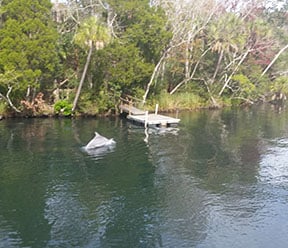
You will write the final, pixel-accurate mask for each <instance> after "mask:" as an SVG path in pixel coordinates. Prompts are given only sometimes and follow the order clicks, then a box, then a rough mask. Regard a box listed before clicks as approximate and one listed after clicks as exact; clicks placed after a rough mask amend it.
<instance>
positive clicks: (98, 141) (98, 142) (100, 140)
mask: <svg viewBox="0 0 288 248" xmlns="http://www.w3.org/2000/svg"><path fill="white" fill-rule="evenodd" d="M115 144H116V142H115V141H114V139H113V138H112V139H107V138H105V137H104V136H102V135H100V134H99V133H97V132H95V136H94V138H93V139H92V140H90V141H89V143H88V144H87V145H86V146H85V147H84V148H85V149H86V150H91V149H96V148H100V147H104V146H113V145H115Z"/></svg>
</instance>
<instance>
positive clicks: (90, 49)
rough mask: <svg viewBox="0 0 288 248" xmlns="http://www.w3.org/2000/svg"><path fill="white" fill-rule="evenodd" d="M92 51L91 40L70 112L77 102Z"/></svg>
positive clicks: (73, 109)
mask: <svg viewBox="0 0 288 248" xmlns="http://www.w3.org/2000/svg"><path fill="white" fill-rule="evenodd" d="M92 51H93V45H92V42H91V44H90V48H89V53H88V56H87V59H86V64H85V67H84V70H83V73H82V77H81V80H80V83H79V86H78V89H77V92H76V96H75V99H74V102H73V107H72V112H74V111H75V109H76V106H77V103H78V99H79V96H80V93H81V89H82V86H83V83H84V80H85V77H86V73H87V70H88V66H89V64H90V60H91V55H92Z"/></svg>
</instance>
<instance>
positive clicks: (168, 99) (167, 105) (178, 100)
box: [148, 93, 207, 111]
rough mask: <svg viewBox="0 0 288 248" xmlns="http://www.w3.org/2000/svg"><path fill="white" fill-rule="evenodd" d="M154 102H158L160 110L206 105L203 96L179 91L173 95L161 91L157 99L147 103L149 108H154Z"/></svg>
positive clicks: (194, 107)
mask: <svg viewBox="0 0 288 248" xmlns="http://www.w3.org/2000/svg"><path fill="white" fill-rule="evenodd" d="M156 103H158V104H159V110H160V111H175V110H177V109H181V110H184V109H185V110H192V109H198V108H203V107H205V106H207V103H205V102H204V101H203V98H200V97H199V96H197V95H194V94H191V93H179V94H174V95H170V94H168V93H162V94H161V95H160V96H159V97H158V100H153V101H151V102H148V105H149V106H150V108H151V109H154V108H155V105H156ZM150 108H149V110H150Z"/></svg>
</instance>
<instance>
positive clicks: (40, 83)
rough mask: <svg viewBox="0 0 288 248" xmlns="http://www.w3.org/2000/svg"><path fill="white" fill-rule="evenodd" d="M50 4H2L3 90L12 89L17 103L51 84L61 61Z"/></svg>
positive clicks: (8, 0) (40, 0) (12, 0)
mask: <svg viewBox="0 0 288 248" xmlns="http://www.w3.org/2000/svg"><path fill="white" fill-rule="evenodd" d="M51 7H52V5H51V3H50V1H49V0H27V1H21V0H3V1H2V3H1V11H0V13H2V16H1V17H2V18H1V19H2V24H1V26H0V28H1V32H0V47H1V50H0V74H1V78H2V81H1V82H0V84H1V88H0V90H1V93H2V95H6V94H7V93H8V91H9V94H10V93H11V94H10V95H11V99H12V100H13V101H15V102H17V103H19V102H20V100H21V99H24V98H25V97H26V100H29V99H30V100H32V99H33V97H34V96H35V95H36V91H37V90H39V89H40V90H44V89H45V88H47V87H50V85H52V82H53V78H54V72H55V68H57V66H58V62H59V61H58V56H57V48H56V47H57V39H58V35H57V32H56V29H55V28H54V26H53V22H52V20H51V15H50V13H51V12H50V11H51ZM11 72H14V74H15V75H17V80H11V76H10V74H11ZM6 79H7V80H6ZM8 79H9V80H8ZM12 100H11V102H12ZM10 105H11V104H10Z"/></svg>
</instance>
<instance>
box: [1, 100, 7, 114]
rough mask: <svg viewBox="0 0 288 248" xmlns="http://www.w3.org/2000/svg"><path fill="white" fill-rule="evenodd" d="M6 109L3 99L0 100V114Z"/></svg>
mask: <svg viewBox="0 0 288 248" xmlns="http://www.w3.org/2000/svg"><path fill="white" fill-rule="evenodd" d="M6 110H7V104H6V102H4V101H0V115H2V116H3V115H5V113H6Z"/></svg>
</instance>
